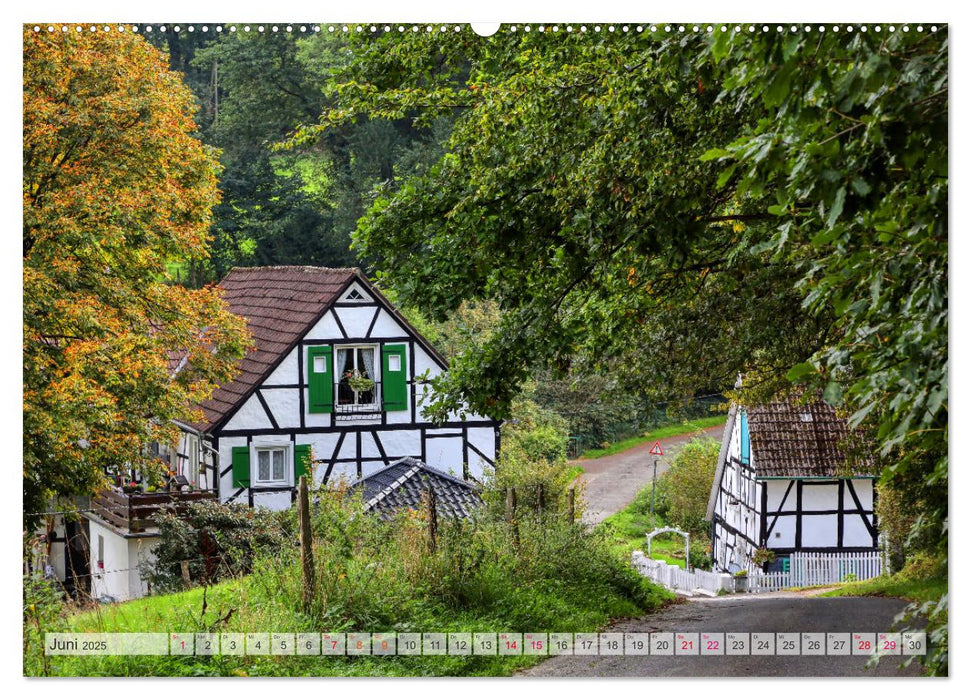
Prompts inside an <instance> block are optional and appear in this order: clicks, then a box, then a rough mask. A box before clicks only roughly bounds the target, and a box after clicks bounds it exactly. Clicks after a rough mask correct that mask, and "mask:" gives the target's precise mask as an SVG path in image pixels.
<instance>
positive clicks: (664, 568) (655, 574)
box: [631, 550, 732, 595]
mask: <svg viewBox="0 0 971 700" xmlns="http://www.w3.org/2000/svg"><path fill="white" fill-rule="evenodd" d="M631 563H632V564H633V565H634V568H635V569H637V570H638V571H639V572H641V574H643V575H644V576H646V577H648V578H649V579H651V580H652V581H654V582H655V583H659V584H661V585H662V586H664V587H665V588H669V589H671V590H673V591H677V592H679V593H687V594H689V595H690V594H692V593H695V592H696V591H701V592H703V593H707V594H709V595H717V594H718V592H719V591H731V590H732V577H731V576H730V575H728V574H718V573H714V572H711V571H699V570H697V569H693V570H691V571H686V570H684V569H682V568H681V567H679V566H676V565H675V564H668V563H667V562H666V561H662V560H660V559H649V558H647V557H646V556H644V552H641V551H639V550H638V551H636V552H634V554H633V555H632V556H631Z"/></svg>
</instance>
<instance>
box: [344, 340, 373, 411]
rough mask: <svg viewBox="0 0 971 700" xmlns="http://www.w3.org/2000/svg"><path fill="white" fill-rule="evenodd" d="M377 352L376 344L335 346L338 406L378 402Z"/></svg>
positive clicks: (365, 404)
mask: <svg viewBox="0 0 971 700" xmlns="http://www.w3.org/2000/svg"><path fill="white" fill-rule="evenodd" d="M380 359H381V355H380V353H379V351H378V346H377V345H338V346H337V347H336V348H335V352H334V363H335V367H336V371H335V372H334V375H335V376H336V377H337V396H336V402H337V405H338V406H371V405H374V404H377V403H378V395H379V391H380V385H379V381H380V374H381V363H380Z"/></svg>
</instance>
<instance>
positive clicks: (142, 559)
mask: <svg viewBox="0 0 971 700" xmlns="http://www.w3.org/2000/svg"><path fill="white" fill-rule="evenodd" d="M88 522H89V534H90V537H91V573H92V576H91V596H92V597H93V598H95V599H98V598H102V597H105V596H110V597H111V598H113V599H115V600H119V601H121V600H131V599H132V598H141V597H142V596H144V595H146V594H147V593H148V585H147V584H146V583H145V582H144V581H143V580H142V576H141V571H140V567H141V565H143V564H146V563H151V562H153V561H154V560H155V555H154V553H153V551H152V550H153V548H154V546H155V542H156V539H157V538H155V537H123V536H122V535H120V534H119V533H118V532H116V531H115V530H113V529H112V528H110V527H107V526H105V525H102V524H101V523H99V522H95V521H94V520H89V521H88ZM99 557H101V558H100V559H99Z"/></svg>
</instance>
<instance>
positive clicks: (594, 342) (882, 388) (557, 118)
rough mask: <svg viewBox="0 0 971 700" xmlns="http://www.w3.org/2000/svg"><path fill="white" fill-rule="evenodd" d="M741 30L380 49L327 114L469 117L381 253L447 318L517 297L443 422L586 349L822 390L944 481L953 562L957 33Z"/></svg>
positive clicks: (642, 369)
mask: <svg viewBox="0 0 971 700" xmlns="http://www.w3.org/2000/svg"><path fill="white" fill-rule="evenodd" d="M726 29H727V30H728V31H721V28H720V27H719V28H718V29H717V30H716V31H715V32H713V33H712V35H711V36H705V35H701V34H697V35H696V34H693V33H692V34H685V35H678V36H674V37H670V36H667V35H651V36H647V35H641V34H635V33H633V32H631V33H627V34H622V33H614V34H607V33H605V34H602V35H595V36H591V35H589V34H581V33H573V34H569V33H563V32H560V33H559V34H558V35H554V34H547V33H542V34H541V33H539V32H530V33H528V34H527V33H524V32H521V33H517V34H511V33H510V34H503V35H501V36H497V37H494V38H492V39H489V40H485V39H480V38H476V37H473V36H469V35H465V34H462V35H461V37H462V38H461V39H459V40H452V38H451V37H450V39H449V41H448V42H445V41H443V40H441V39H439V38H438V37H436V36H434V35H428V36H425V35H416V36H409V37H394V38H393V39H394V42H392V41H391V40H390V39H389V40H387V41H382V40H378V41H368V42H365V43H362V44H361V45H360V46H359V47H357V48H358V53H357V54H356V55H355V59H354V62H353V64H352V65H351V67H350V68H349V69H348V71H347V72H346V73H345V74H344V75H342V76H339V79H340V80H341V82H340V84H339V85H338V86H337V87H336V88H335V91H336V93H337V94H339V95H340V97H341V101H340V103H339V109H335V110H331V111H329V112H328V113H326V114H324V115H323V117H322V119H321V120H320V122H319V124H318V125H317V126H316V127H314V128H315V129H317V130H325V131H326V130H327V129H330V128H338V127H340V125H342V124H344V123H347V122H348V121H349V120H353V119H357V118H359V115H362V114H364V115H368V116H370V117H371V118H380V119H389V118H401V117H403V116H407V115H412V114H417V116H416V117H415V118H416V121H417V122H419V123H429V122H430V120H432V119H435V118H437V117H440V116H442V115H456V114H457V118H456V121H455V126H454V129H453V131H452V136H451V139H450V141H449V143H448V152H447V153H446V154H445V155H444V156H443V157H442V158H441V159H440V160H439V162H438V163H437V164H436V165H435V166H434V167H433V168H431V169H430V170H429V171H428V172H427V173H424V174H422V175H419V176H416V177H413V178H411V179H409V180H407V181H406V182H405V183H403V184H402V186H401V187H400V188H399V189H397V190H396V191H394V192H389V193H387V195H386V196H384V197H381V198H379V199H378V200H377V201H376V202H375V204H374V206H373V207H372V208H371V209H370V211H369V212H368V214H367V215H366V216H365V218H364V219H362V221H361V222H360V224H359V227H358V230H357V233H356V245H357V246H358V247H359V249H360V251H361V252H362V253H363V254H364V255H365V256H367V257H368V258H370V259H373V260H374V261H376V265H377V267H378V268H379V269H380V270H381V272H382V273H383V274H384V275H385V276H386V279H387V280H388V282H389V284H391V285H392V286H394V287H395V288H396V289H398V290H399V292H400V293H401V295H402V298H403V299H404V300H405V301H406V302H407V303H411V304H414V305H416V306H418V307H419V308H421V309H422V310H423V311H425V312H426V313H429V314H431V315H434V316H438V317H441V316H444V315H445V314H447V313H448V312H449V311H450V310H451V309H453V308H454V307H455V305H457V304H458V303H459V302H460V301H461V300H462V299H473V298H489V299H494V300H495V301H497V302H498V304H499V305H500V308H501V310H502V321H501V323H500V326H499V329H498V330H497V332H496V333H494V334H493V335H492V336H491V337H490V338H489V339H488V340H486V341H483V342H481V343H477V344H475V345H473V347H471V348H470V349H469V350H468V351H467V352H465V353H464V354H463V355H462V357H461V358H459V359H458V360H457V361H456V362H455V363H453V367H452V371H451V372H450V373H449V375H448V377H447V378H444V379H442V380H440V381H439V382H437V383H436V387H437V389H438V391H439V392H440V398H439V399H438V400H437V401H436V402H435V404H434V406H435V408H436V410H438V411H440V412H441V413H442V414H444V413H445V412H447V411H448V410H453V409H455V408H456V407H458V406H461V405H463V404H467V405H469V406H471V407H473V408H475V409H479V410H483V411H485V412H488V413H491V414H493V415H500V416H502V415H504V414H507V413H508V411H509V408H510V405H511V401H512V398H513V397H514V396H515V395H516V392H517V391H518V388H519V386H520V385H521V384H522V383H523V382H524V381H525V380H526V378H527V377H528V376H529V374H530V372H531V371H532V368H534V367H536V366H538V365H546V366H550V367H553V368H556V369H559V370H560V371H564V370H565V369H566V368H567V367H568V365H569V363H570V362H571V360H572V358H574V357H575V356H576V355H577V354H578V353H579V354H581V355H583V356H585V357H587V358H588V361H589V363H590V366H592V367H597V366H598V363H600V364H601V365H602V366H604V367H607V368H609V367H619V366H623V367H633V369H631V370H629V371H631V372H633V373H634V375H633V378H635V379H637V378H639V379H640V381H641V383H642V386H644V388H645V390H650V391H663V392H677V393H679V394H681V395H685V394H686V393H687V392H688V391H689V390H691V389H692V388H694V389H697V388H700V387H707V388H713V389H722V390H728V389H729V388H730V387H731V384H732V382H733V380H734V377H735V374H736V373H737V372H743V373H747V376H748V377H749V381H748V382H747V383H746V394H747V398H748V399H749V400H759V399H763V398H766V397H768V396H771V395H774V394H775V393H777V392H778V391H780V390H783V389H785V388H786V387H787V386H788V385H789V383H790V382H801V381H807V382H808V383H809V384H810V385H811V386H812V385H815V386H816V387H818V388H819V389H821V390H822V391H823V395H824V397H825V399H826V400H827V401H829V402H830V403H833V404H839V405H842V406H843V407H844V408H845V409H846V410H848V412H849V414H850V415H851V421H852V422H853V423H854V424H855V425H856V424H859V425H862V426H864V428H866V429H867V430H868V431H869V432H870V433H871V434H872V435H873V436H874V437H875V439H876V444H877V445H878V449H879V450H880V453H881V461H882V462H883V463H884V464H886V465H887V468H886V476H885V477H884V478H887V479H904V480H907V481H916V482H919V483H920V484H921V488H920V498H921V499H922V502H923V505H922V512H921V515H920V517H919V518H918V519H917V521H916V524H915V527H917V528H918V529H920V530H921V531H923V532H926V533H929V534H930V535H931V540H932V541H933V542H934V547H935V549H936V550H937V551H938V552H940V553H941V554H943V553H945V552H946V548H947V522H948V520H947V499H946V493H947V334H948V322H947V206H946V203H947V194H948V180H947V105H948V101H947V95H948V92H947V90H948V62H947V48H948V42H947V32H946V30H945V29H940V30H938V31H936V32H931V31H929V30H928V28H926V27H925V28H924V31H922V32H917V31H909V32H903V31H899V30H898V31H895V32H889V31H888V28H886V27H881V29H882V30H883V31H881V32H877V31H875V29H876V28H875V27H874V28H872V29H871V31H869V32H866V33H864V32H860V31H857V32H855V33H852V34H848V33H847V32H840V33H836V32H831V31H824V32H816V31H812V32H805V31H795V32H793V31H790V30H789V28H788V27H783V28H782V29H783V30H784V31H781V32H775V31H771V32H765V33H763V32H752V33H748V32H738V33H736V32H734V31H732V29H733V28H731V27H726ZM632 361H637V362H638V363H639V364H637V365H633V362H632ZM910 476H913V477H914V478H913V479H910V478H909V477H910ZM942 605H944V606H945V607H946V598H945V599H943V600H942ZM935 635H936V637H935ZM932 638H936V639H938V640H939V641H941V644H940V645H939V648H941V649H945V648H946V627H941V626H937V627H935V629H934V631H933V633H932ZM932 666H933V667H934V668H935V669H936V670H937V671H942V670H946V657H942V656H937V657H935V658H934V659H933V660H932Z"/></svg>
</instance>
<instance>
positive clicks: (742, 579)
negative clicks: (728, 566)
mask: <svg viewBox="0 0 971 700" xmlns="http://www.w3.org/2000/svg"><path fill="white" fill-rule="evenodd" d="M734 581H735V592H736V593H745V592H746V591H747V590H748V570H746V569H742V570H741V571H736V572H735V574H734Z"/></svg>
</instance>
